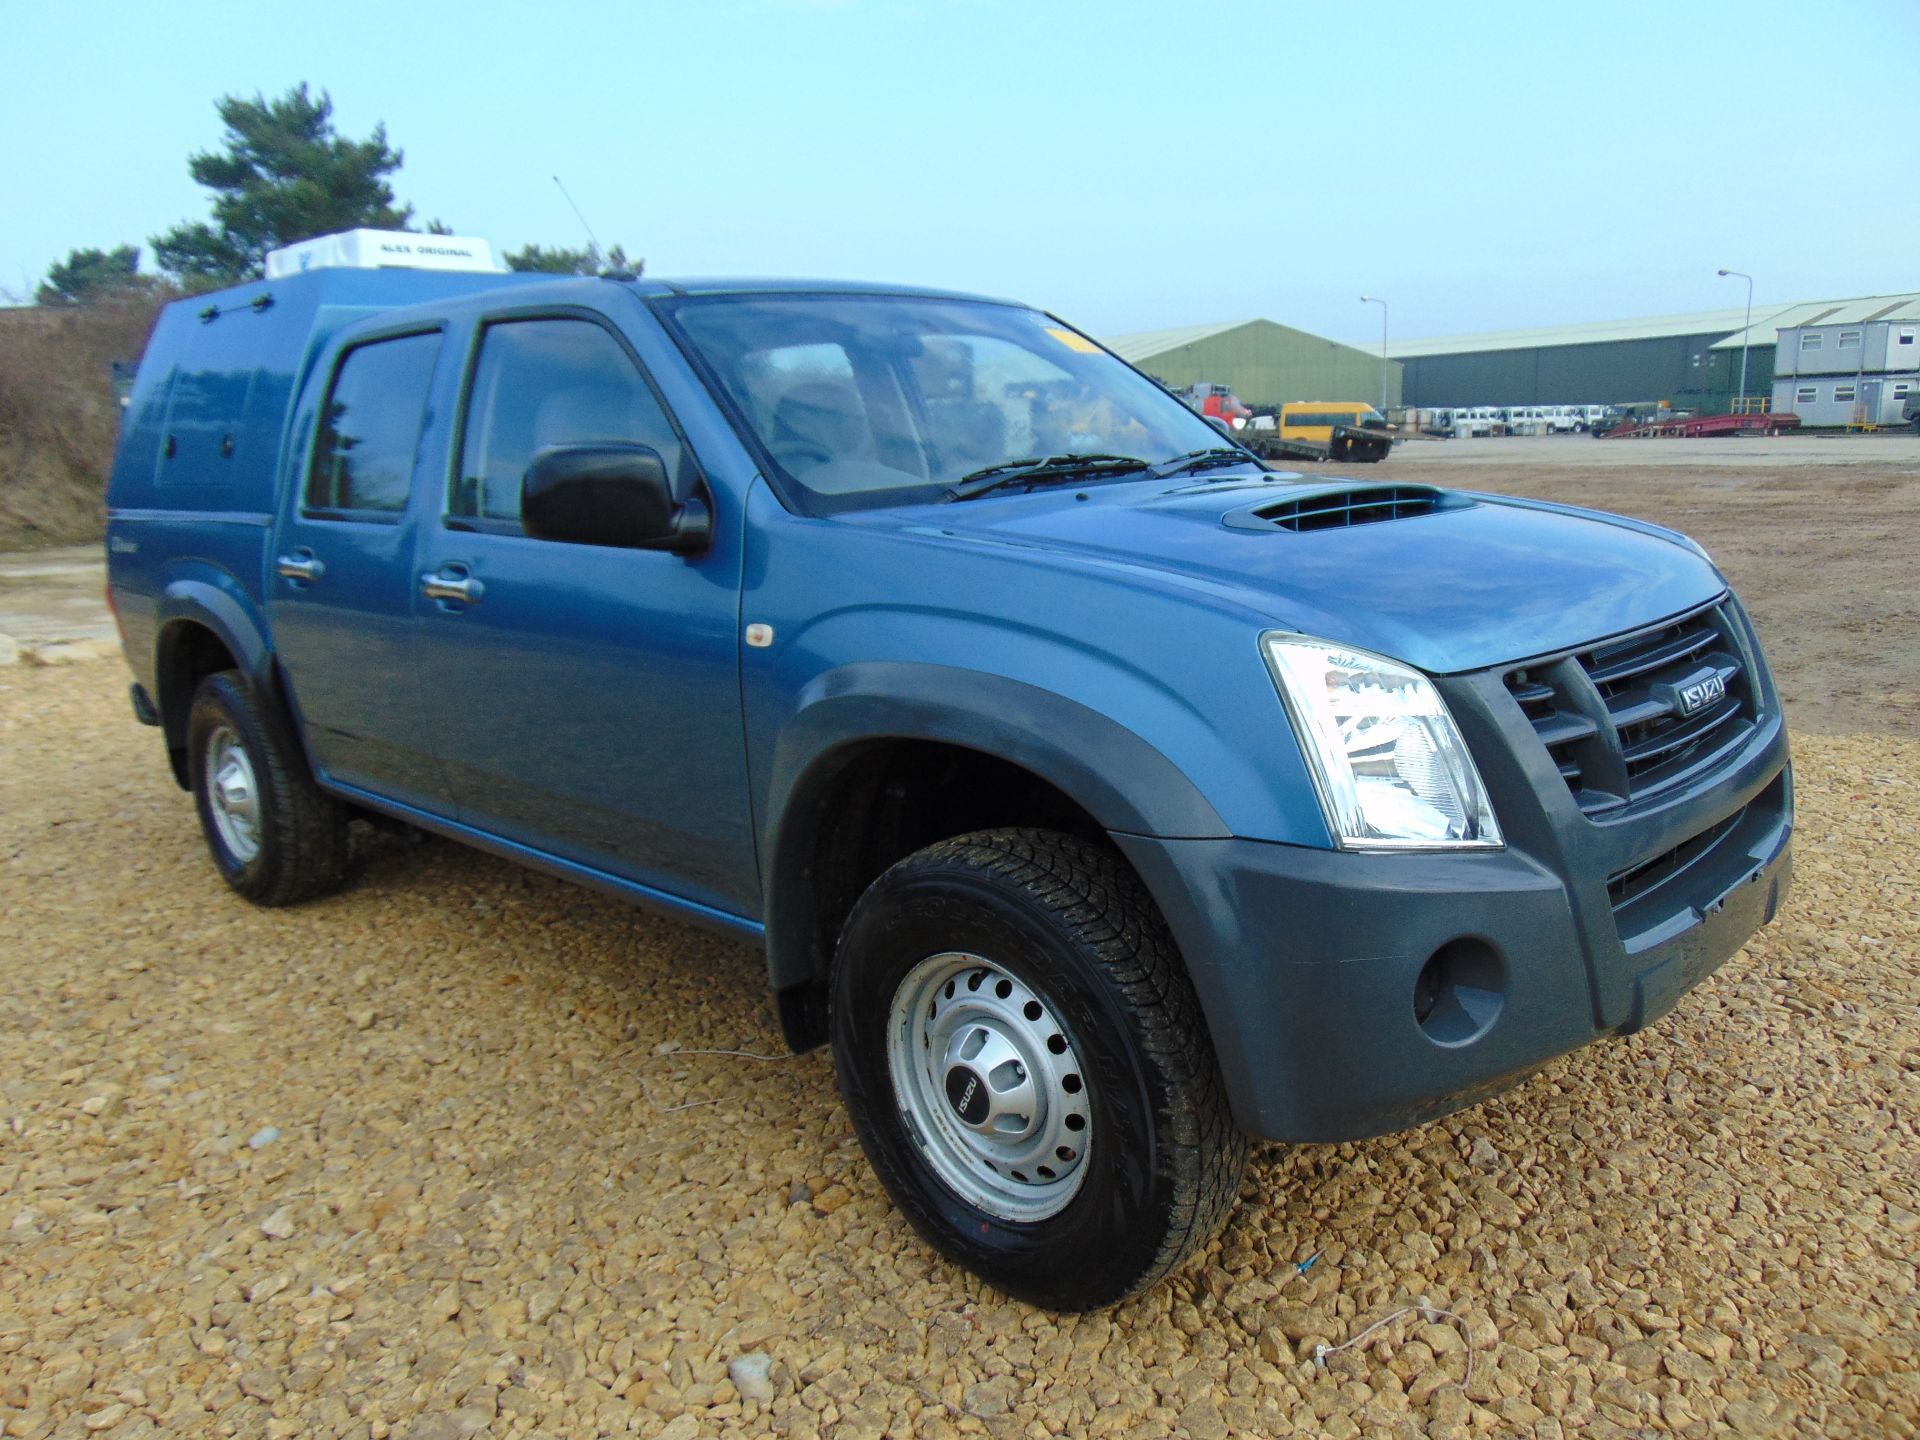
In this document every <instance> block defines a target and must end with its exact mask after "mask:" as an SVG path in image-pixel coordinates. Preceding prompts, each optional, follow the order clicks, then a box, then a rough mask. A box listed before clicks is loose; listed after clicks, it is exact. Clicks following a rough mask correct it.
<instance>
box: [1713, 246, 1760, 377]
mask: <svg viewBox="0 0 1920 1440" xmlns="http://www.w3.org/2000/svg"><path fill="white" fill-rule="evenodd" d="M1720 274H1722V275H1738V276H1739V277H1740V278H1741V279H1742V280H1744V281H1746V282H1747V327H1746V329H1744V330H1742V331H1741V332H1740V401H1739V405H1740V406H1741V407H1744V406H1745V405H1746V403H1747V341H1748V339H1749V338H1750V336H1751V334H1752V331H1753V277H1752V276H1751V275H1749V274H1747V272H1746V271H1744V270H1729V269H1727V268H1726V266H1724V265H1723V266H1721V267H1720Z"/></svg>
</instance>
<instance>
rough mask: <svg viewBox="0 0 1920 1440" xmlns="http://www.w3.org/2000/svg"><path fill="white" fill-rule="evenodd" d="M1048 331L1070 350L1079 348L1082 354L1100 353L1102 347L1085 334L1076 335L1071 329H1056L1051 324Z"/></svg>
mask: <svg viewBox="0 0 1920 1440" xmlns="http://www.w3.org/2000/svg"><path fill="white" fill-rule="evenodd" d="M1047 333H1048V334H1049V335H1051V336H1053V338H1054V339H1056V340H1058V341H1059V342H1060V343H1061V344H1062V345H1064V346H1066V347H1067V348H1068V349H1069V350H1078V351H1079V352H1080V353H1081V354H1082V355H1098V354H1099V353H1100V347H1099V346H1098V345H1096V344H1094V343H1093V341H1091V340H1089V339H1087V337H1086V336H1084V335H1076V334H1074V333H1073V331H1071V330H1056V329H1054V328H1053V327H1052V326H1051V325H1049V326H1048V327H1047Z"/></svg>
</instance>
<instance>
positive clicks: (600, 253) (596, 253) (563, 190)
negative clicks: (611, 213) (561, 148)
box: [553, 175, 607, 264]
mask: <svg viewBox="0 0 1920 1440" xmlns="http://www.w3.org/2000/svg"><path fill="white" fill-rule="evenodd" d="M553 183H554V184H555V185H559V186H560V196H561V198H562V199H564V200H565V201H566V202H567V206H568V208H569V209H571V210H572V211H573V218H574V219H576V220H578V221H579V222H580V228H581V229H582V230H584V231H586V232H587V242H588V243H589V244H590V245H592V246H593V258H594V263H595V264H598V263H599V262H600V261H601V260H602V259H603V258H604V257H605V256H606V253H607V252H606V251H604V250H602V249H601V248H600V237H599V236H598V235H596V234H594V233H593V227H592V226H591V225H589V224H587V217H586V216H584V215H582V214H581V213H580V207H579V206H578V205H575V204H574V203H573V196H571V195H569V194H567V187H566V186H564V185H560V177H559V176H558V175H556V176H554V177H553Z"/></svg>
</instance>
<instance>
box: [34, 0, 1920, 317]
mask: <svg viewBox="0 0 1920 1440" xmlns="http://www.w3.org/2000/svg"><path fill="white" fill-rule="evenodd" d="M85 13H86V16H87V19H86V21H85V22H84V32H85V33H84V34H82V33H81V30H82V28H83V22H81V21H80V20H78V19H77V18H76V17H77V14H78V12H76V10H75V9H74V7H73V6H71V5H69V4H56V3H51V0H35V3H22V0H0V47H4V48H5V49H6V51H7V52H8V53H10V54H11V55H13V56H14V57H15V61H14V63H13V64H11V65H9V66H8V70H9V76H8V83H7V84H6V86H4V87H0V135H5V136H7V137H8V146H7V151H6V155H5V158H4V159H0V292H5V293H7V294H9V295H10V296H11V297H12V298H14V299H16V300H18V299H24V298H26V297H27V296H29V295H30V294H31V292H32V289H33V286H34V285H35V284H36V283H37V282H38V280H39V279H40V278H41V276H42V275H43V274H44V273H45V271H46V269H47V267H48V265H49V264H51V263H53V262H55V261H57V260H59V259H62V258H64V257H65V255H66V254H67V253H68V252H69V251H70V250H72V249H73V248H75V247H81V246H95V247H100V248H110V247H112V246H114V245H117V244H121V243H126V242H145V241H146V240H147V239H148V237H150V236H152V235H155V234H158V233H160V232H162V231H164V230H166V229H168V228H170V227H171V226H172V225H174V224H176V223H178V222H179V221H181V220H184V219H199V218H205V216H206V215H207V196H206V192H204V191H202V190H200V189H199V188H198V187H197V186H195V185H194V183H193V182H192V180H191V178H190V177H189V176H188V173H187V158H188V156H189V155H190V154H192V153H193V152H195V151H197V150H203V149H208V148H214V147H217V146H218V144H219V141H220V136H221V127H220V123H219V120H218V118H217V116H216V115H215V112H214V102H215V101H216V100H217V99H218V97H220V96H221V95H223V94H243V95H248V96H252V95H254V94H264V95H266V96H269V97H272V96H277V95H279V94H281V93H283V92H285V91H286V90H287V89H288V88H290V87H291V86H293V85H295V84H297V83H298V82H300V81H303V80H304V81H306V82H308V83H309V84H310V85H311V86H312V87H313V88H315V89H316V90H325V91H327V92H328V93H329V94H330V95H331V96H332V99H333V102H334V106H335V121H336V124H337V126H338V128H339V130H340V132H341V133H342V134H344V135H348V136H354V137H360V136H364V135H366V134H367V133H368V132H370V131H371V130H372V129H373V128H374V126H375V125H377V124H381V123H384V124H385V125H386V128H387V134H388V138H389V140H390V141H391V143H393V144H394V145H395V146H397V147H398V148H399V149H401V150H402V151H403V152H404V153H405V157H406V159H405V164H404V166H403V167H402V169H401V170H400V171H399V172H398V173H397V174H396V176H395V177H394V180H393V185H394V189H395V192H396V194H397V195H398V197H399V198H400V199H401V200H402V201H405V202H408V203H411V204H412V205H413V206H414V207H415V210H416V212H417V220H418V222H419V223H424V222H425V221H426V220H428V219H433V218H437V219H440V220H444V221H445V222H447V223H448V224H450V225H451V226H452V227H453V228H454V230H455V231H456V232H457V233H459V234H464V235H477V236H481V237H483V238H486V239H488V240H491V241H492V242H493V243H494V244H495V245H496V246H497V247H501V248H508V247H512V246H516V245H519V244H523V243H526V242H528V241H540V242H542V243H546V244H563V245H579V244H583V243H584V242H585V238H586V237H585V235H584V234H583V232H582V230H581V228H580V222H579V221H578V220H576V219H575V218H574V215H573V212H572V211H571V210H569V209H568V208H567V203H566V201H565V200H564V199H563V198H562V196H561V194H560V192H559V191H558V190H557V189H556V188H555V185H554V182H553V178H552V177H553V176H555V175H559V176H560V177H561V178H562V179H563V180H564V181H565V183H566V186H567V188H568V190H569V191H571V193H572V195H573V197H574V199H575V200H576V201H577V202H578V204H579V206H580V209H581V210H582V211H583V212H584V214H585V216H586V218H587V220H588V221H589V222H590V223H591V225H592V228H593V230H594V232H595V233H596V234H597V235H598V237H599V239H600V241H601V242H602V243H603V244H604V245H611V244H613V243H615V242H618V243H620V244H623V245H624V246H626V248H627V250H628V253H629V254H630V255H640V256H644V257H645V260H646V267H647V273H648V274H650V275H658V276H663V277H667V278H672V277H674V276H696V275H785V276H819V277H832V278H842V279H860V280H880V281H892V282H911V283H920V284H930V285H938V286H945V287H951V288H955V289H963V290H970V291H977V292H982V293H986V294H992V295H999V296H1007V297H1012V298H1017V299H1021V300H1025V301H1028V302H1031V303H1034V304H1037V305H1040V306H1043V307H1045V308H1046V309H1049V310H1052V311H1054V312H1056V313H1058V314H1060V315H1063V316H1065V317H1066V318H1068V319H1069V320H1071V321H1073V322H1074V323H1075V324H1077V325H1079V326H1080V327H1081V328H1083V329H1086V330H1088V331H1090V332H1092V333H1094V334H1096V335H1111V334H1116V333H1122V332H1126V331H1131V330H1144V329H1155V328H1159V327H1163V326H1172V325H1185V324H1200V323H1212V322H1216V321H1223V320H1238V319H1246V318H1250V317H1254V316H1264V317H1266V318H1269V319H1273V320H1278V321H1280V322H1281V323H1283V324H1288V325H1294V326H1298V327H1299V328H1302V329H1305V330H1309V331H1313V332H1314V333H1317V334H1321V335H1325V336H1329V337H1331V338H1334V339H1339V340H1345V341H1348V342H1351V343H1356V344H1362V345H1366V346H1369V347H1372V346H1376V345H1377V344H1378V343H1379V336H1380V319H1381V315H1380V309H1379V307H1378V306H1373V305H1362V304H1361V303H1360V300H1359V297H1360V296H1361V295H1362V294H1363V293H1364V294H1369V295H1376V296H1380V297H1382V298H1384V299H1386V301H1387V302H1388V305H1389V315H1388V322H1389V326H1390V330H1391V333H1392V335H1393V336H1395V337H1398V338H1412V337H1418V336H1427V335H1453V334H1464V333H1471V332H1475V331H1482V330H1500V329H1511V328H1517V327H1523V326H1531V325H1551V324H1560V323H1573V322H1579V321H1588V320H1608V319H1619V318H1626V317H1634V316H1642V315H1657V314H1665V313H1673V312H1679V311H1687V310H1701V309H1714V308H1724V307H1733V306H1738V305H1741V304H1743V303H1744V301H1745V298H1746V290H1745V285H1744V283H1743V282H1741V281H1739V280H1737V279H1722V278H1719V277H1717V276H1716V275H1715V273H1714V272H1715V270H1716V269H1717V268H1719V267H1721V266H1728V267H1731V268H1734V269H1738V270H1743V271H1748V272H1750V273H1751V274H1752V275H1753V276H1754V300H1755V303H1756V305H1764V304H1766V303H1768V302H1774V303H1781V304H1784V303H1787V302H1791V301H1796V300H1810V299H1820V298H1825V297H1837V296H1852V295H1867V294H1880V293H1886V292H1891V291H1903V290H1912V289H1916V288H1920V264H1917V263H1916V260H1917V259H1920V256H1917V255H1916V251H1915V248H1914V245H1913V240H1912V237H1913V236H1914V235H1915V234H1916V233H1920V185H1917V184H1915V183H1914V180H1913V176H1914V172H1915V168H1916V163H1917V161H1920V104H1917V103H1916V102H1917V100H1920V86H1916V84H1915V83H1914V78H1913V71H1912V69H1911V64H1912V59H1913V56H1914V53H1915V45H1916V42H1920V0H1821V3H1818V4H1809V3H1806V0H1796V3H1792V4H1785V3H1775V0H1746V3H1738V4H1730V3H1720V0H1703V3H1693V4H1687V5H1673V4H1670V3H1638V0H1631V3H1601V0H1594V3H1589V4H1561V3H1551V0H1548V3H1541V0H1530V3H1512V4H1508V3H1471V0H1454V3H1453V4H1450V5H1449V4H1440V3H1434V0H1425V3H1418V4H1413V3H1409V4H1400V3H1375V4H1370V5H1365V6H1357V5H1350V4H1336V3H1325V0H1322V3H1319V4H1314V5H1308V4H1302V3H1292V0H1288V3H1277V0H1242V3H1239V4H1235V5H1202V4H1197V3H1181V0H1158V3H1138V0H1055V3H1046V0H971V3H965V4H961V3H951V4H935V3H922V0H889V3H881V0H704V3H693V4H682V3H664V0H662V3H646V0H598V3H596V0H580V3H569V0H547V3H545V4H542V5H539V6H527V5H512V6H509V5H501V4H489V3H487V0H467V3H465V4H462V5H451V4H446V3H439V4H423V3H406V0H381V3H363V0H328V3H326V4H323V5H313V6H297V7H296V6H291V5H285V4H282V5H267V4H246V3H225V4H218V3H202V0H170V3H168V4H166V5H164V6H161V5H151V4H135V3H131V0H127V3H116V4H108V5H101V6H90V7H85ZM33 57H39V58H38V60H37V61H36V60H35V59H34V58H33ZM23 62H24V63H23Z"/></svg>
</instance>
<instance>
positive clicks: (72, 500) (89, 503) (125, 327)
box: [0, 297, 162, 550]
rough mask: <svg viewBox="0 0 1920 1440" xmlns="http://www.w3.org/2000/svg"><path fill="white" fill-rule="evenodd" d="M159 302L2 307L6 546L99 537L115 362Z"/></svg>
mask: <svg viewBox="0 0 1920 1440" xmlns="http://www.w3.org/2000/svg"><path fill="white" fill-rule="evenodd" d="M161 303H162V301H161V299H160V298H157V297H156V298H138V299H127V300H116V301H109V302H103V303H101V304H97V305H89V306H84V307H78V308H74V309H49V308H45V307H35V308H32V309H18V310H11V311H0V550H24V549H33V548H37V547H39V546H42V545H59V544H71V543H74V542H76V541H86V540H97V539H98V538H99V537H100V535H101V533H102V531H103V529H104V526H105V521H106V506H105V494H106V481H107V472H108V470H109V469H110V468H111V466H112V464H113V445H114V439H115V437H116V435H117V434H118V431H119V423H120V414H119V406H118V404H117V402H116V401H115V398H114V393H113V378H112V373H111V369H110V367H111V365H112V363H113V362H114V361H116V360H136V359H138V358H139V356H140V352H141V350H142V349H144V348H145V346H146V341H147V336H148V334H149V333H150V332H151V331H152V329H153V322H154V319H155V317H156V316H157V315H158V313H159V308H160V304H161Z"/></svg>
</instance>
